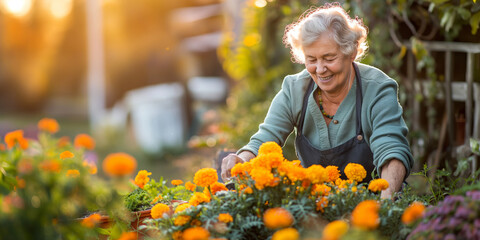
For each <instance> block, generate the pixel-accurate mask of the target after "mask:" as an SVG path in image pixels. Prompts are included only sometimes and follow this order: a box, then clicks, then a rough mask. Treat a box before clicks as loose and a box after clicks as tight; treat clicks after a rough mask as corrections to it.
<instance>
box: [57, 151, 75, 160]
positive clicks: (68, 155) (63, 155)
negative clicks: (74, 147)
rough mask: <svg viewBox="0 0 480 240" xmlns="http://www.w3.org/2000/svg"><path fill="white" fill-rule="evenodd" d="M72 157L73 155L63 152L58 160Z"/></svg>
mask: <svg viewBox="0 0 480 240" xmlns="http://www.w3.org/2000/svg"><path fill="white" fill-rule="evenodd" d="M73 157H75V155H73V153H72V152H70V151H64V152H62V153H60V159H65V158H73Z"/></svg>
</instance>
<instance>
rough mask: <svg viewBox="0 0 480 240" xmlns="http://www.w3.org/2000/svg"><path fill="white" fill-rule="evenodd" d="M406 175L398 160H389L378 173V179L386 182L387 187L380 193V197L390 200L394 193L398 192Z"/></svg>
mask: <svg viewBox="0 0 480 240" xmlns="http://www.w3.org/2000/svg"><path fill="white" fill-rule="evenodd" d="M406 173H407V171H406V169H405V166H404V165H403V162H401V161H400V160H398V159H391V160H390V161H389V162H388V163H386V164H385V165H383V167H382V169H381V171H380V177H381V178H383V179H385V180H387V182H388V185H389V186H388V188H387V189H386V190H383V191H382V193H381V195H380V197H381V198H387V199H390V198H392V195H393V194H394V193H395V192H398V191H400V189H401V188H402V183H403V179H404V178H405V174H406Z"/></svg>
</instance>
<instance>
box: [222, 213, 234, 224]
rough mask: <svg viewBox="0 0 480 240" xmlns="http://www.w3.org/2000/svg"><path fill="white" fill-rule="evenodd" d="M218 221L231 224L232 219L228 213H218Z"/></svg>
mask: <svg viewBox="0 0 480 240" xmlns="http://www.w3.org/2000/svg"><path fill="white" fill-rule="evenodd" d="M218 221H220V222H224V223H229V222H233V217H232V215H230V214H228V213H220V214H219V215H218Z"/></svg>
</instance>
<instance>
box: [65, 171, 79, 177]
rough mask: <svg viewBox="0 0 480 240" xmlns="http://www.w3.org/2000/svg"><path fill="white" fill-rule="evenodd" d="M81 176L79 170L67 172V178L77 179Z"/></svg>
mask: <svg viewBox="0 0 480 240" xmlns="http://www.w3.org/2000/svg"><path fill="white" fill-rule="evenodd" d="M78 176H80V172H79V171H78V170H77V169H68V170H67V177H72V178H76V177H78Z"/></svg>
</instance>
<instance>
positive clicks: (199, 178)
mask: <svg viewBox="0 0 480 240" xmlns="http://www.w3.org/2000/svg"><path fill="white" fill-rule="evenodd" d="M217 181H218V175H217V170H215V169H213V168H202V169H200V170H198V171H197V172H196V173H195V176H194V177H193V182H194V183H195V184H197V185H198V186H200V187H208V186H210V185H212V184H213V183H214V182H217Z"/></svg>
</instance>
